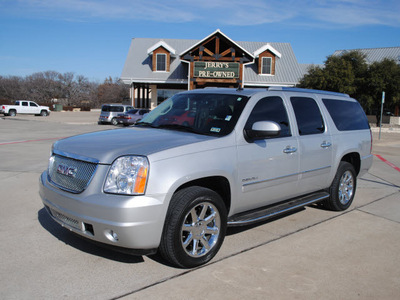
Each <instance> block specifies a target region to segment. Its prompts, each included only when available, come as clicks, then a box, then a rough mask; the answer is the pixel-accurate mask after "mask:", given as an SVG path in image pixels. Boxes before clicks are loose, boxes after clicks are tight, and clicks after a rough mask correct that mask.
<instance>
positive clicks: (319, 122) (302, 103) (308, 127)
mask: <svg viewBox="0 0 400 300" xmlns="http://www.w3.org/2000/svg"><path fill="white" fill-rule="evenodd" d="M290 102H291V103H292V106H293V110H294V113H295V115H296V121H297V126H298V128H299V134H300V135H309V134H318V133H323V132H324V131H325V125H324V120H323V119H322V115H321V111H320V110H319V107H318V105H317V103H316V102H315V100H314V99H312V98H307V97H291V98H290Z"/></svg>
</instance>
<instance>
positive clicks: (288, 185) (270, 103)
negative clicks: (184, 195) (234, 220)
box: [233, 95, 299, 213]
mask: <svg viewBox="0 0 400 300" xmlns="http://www.w3.org/2000/svg"><path fill="white" fill-rule="evenodd" d="M258 121H274V122H276V123H278V124H279V125H280V126H281V129H282V130H281V133H280V135H279V136H278V137H274V138H268V139H264V140H257V141H254V142H248V141H246V140H245V139H244V138H243V139H241V140H239V141H238V162H239V163H238V175H239V181H240V183H241V191H240V192H239V194H241V199H240V201H239V203H238V207H235V208H233V210H234V213H237V212H240V211H244V210H249V209H254V208H257V207H261V206H265V205H269V204H272V203H274V202H278V201H281V200H285V199H288V198H290V197H293V196H294V195H296V194H297V182H298V176H299V175H298V170H299V153H298V147H299V145H298V140H297V137H295V136H293V134H292V125H291V122H290V120H289V115H288V113H287V103H285V102H284V100H283V99H282V98H281V97H280V96H278V95H277V96H268V97H265V98H262V99H260V100H259V101H258V102H257V104H256V105H255V106H254V108H253V109H252V111H251V113H250V115H249V117H248V120H247V122H246V125H245V129H250V128H251V127H252V125H253V124H254V123H255V122H258Z"/></svg>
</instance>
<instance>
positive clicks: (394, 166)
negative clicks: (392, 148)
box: [375, 154, 400, 172]
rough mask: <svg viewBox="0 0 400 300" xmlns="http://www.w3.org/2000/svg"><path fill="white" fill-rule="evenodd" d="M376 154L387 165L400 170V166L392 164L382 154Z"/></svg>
mask: <svg viewBox="0 0 400 300" xmlns="http://www.w3.org/2000/svg"><path fill="white" fill-rule="evenodd" d="M375 156H376V157H377V158H379V159H380V160H381V161H383V162H384V163H386V164H387V165H389V166H391V167H392V168H393V169H395V170H396V171H399V172H400V168H399V167H397V166H396V165H394V164H392V163H391V162H390V161H387V160H386V159H384V158H383V157H382V156H380V155H379V154H375Z"/></svg>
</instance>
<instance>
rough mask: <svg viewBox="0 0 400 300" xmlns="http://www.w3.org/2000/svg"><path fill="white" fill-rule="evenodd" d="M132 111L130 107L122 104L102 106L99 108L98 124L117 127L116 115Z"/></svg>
mask: <svg viewBox="0 0 400 300" xmlns="http://www.w3.org/2000/svg"><path fill="white" fill-rule="evenodd" d="M131 109H133V107H132V106H131V105H123V104H103V105H102V106H101V113H100V117H99V121H98V124H99V125H101V124H106V123H111V124H113V125H118V120H117V118H118V115H119V114H122V113H126V112H127V111H129V110H131Z"/></svg>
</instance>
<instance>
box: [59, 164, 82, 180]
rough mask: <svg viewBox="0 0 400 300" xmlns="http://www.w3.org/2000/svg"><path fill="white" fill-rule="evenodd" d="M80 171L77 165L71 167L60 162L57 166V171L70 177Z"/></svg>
mask: <svg viewBox="0 0 400 300" xmlns="http://www.w3.org/2000/svg"><path fill="white" fill-rule="evenodd" d="M77 171H78V168H76V167H70V166H67V165H65V164H59V165H58V166H57V173H60V174H63V175H65V176H69V177H74V178H75V176H76V172H77Z"/></svg>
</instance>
